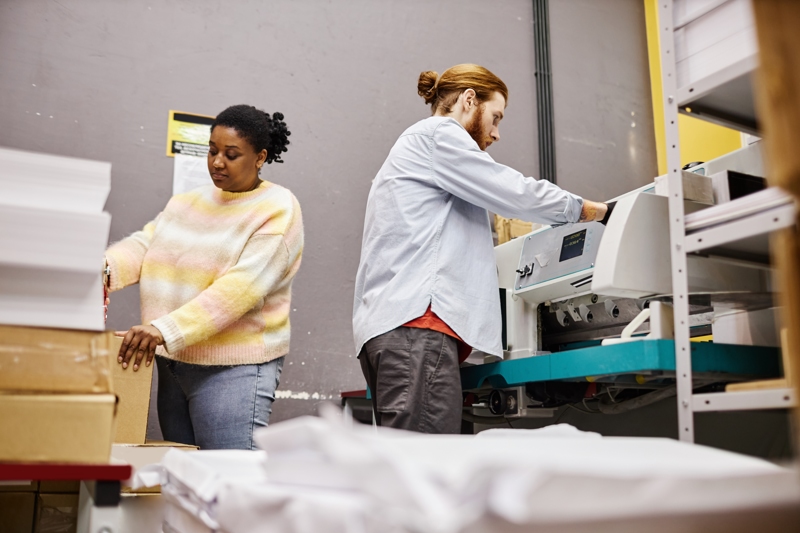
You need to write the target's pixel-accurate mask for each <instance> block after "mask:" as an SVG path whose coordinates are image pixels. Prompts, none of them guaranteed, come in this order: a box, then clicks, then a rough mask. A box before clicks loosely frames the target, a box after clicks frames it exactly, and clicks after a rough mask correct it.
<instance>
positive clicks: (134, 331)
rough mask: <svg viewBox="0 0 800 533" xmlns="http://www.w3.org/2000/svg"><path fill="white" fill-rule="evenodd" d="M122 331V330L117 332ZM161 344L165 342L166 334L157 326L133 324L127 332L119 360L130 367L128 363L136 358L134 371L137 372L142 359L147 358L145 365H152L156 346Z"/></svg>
mask: <svg viewBox="0 0 800 533" xmlns="http://www.w3.org/2000/svg"><path fill="white" fill-rule="evenodd" d="M120 333H122V332H117V334H120ZM161 344H164V336H163V335H161V332H160V331H159V330H158V328H157V327H155V326H133V327H132V328H131V329H129V330H128V331H127V332H126V333H125V338H124V339H123V340H122V346H121V347H120V349H119V356H118V357H117V362H119V363H120V364H122V368H128V363H130V361H131V359H134V361H133V371H134V372H136V371H137V370H139V365H141V364H142V359H146V361H145V365H147V366H150V364H151V363H152V362H153V356H155V354H156V346H159V345H161Z"/></svg>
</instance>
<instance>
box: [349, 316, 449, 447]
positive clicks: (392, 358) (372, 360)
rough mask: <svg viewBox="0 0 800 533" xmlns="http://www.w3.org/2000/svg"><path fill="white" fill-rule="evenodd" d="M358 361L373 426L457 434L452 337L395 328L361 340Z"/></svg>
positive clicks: (431, 332)
mask: <svg viewBox="0 0 800 533" xmlns="http://www.w3.org/2000/svg"><path fill="white" fill-rule="evenodd" d="M358 358H359V360H360V361H361V370H362V372H363V373H364V377H365V378H366V380H367V385H369V388H370V391H371V393H372V407H373V409H374V412H375V419H376V421H377V423H378V425H379V426H388V427H393V428H399V429H407V430H411V431H418V432H420V433H460V432H461V406H462V403H463V402H462V397H461V373H460V371H459V366H458V343H457V341H456V340H455V339H454V338H453V337H450V336H449V335H445V334H444V333H439V332H438V331H433V330H429V329H420V328H407V327H399V328H397V329H394V330H392V331H389V332H388V333H384V334H383V335H379V336H377V337H375V338H373V339H370V340H369V341H367V343H366V344H365V345H364V347H363V348H362V349H361V353H360V354H359V355H358Z"/></svg>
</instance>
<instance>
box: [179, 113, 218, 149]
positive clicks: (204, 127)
mask: <svg viewBox="0 0 800 533" xmlns="http://www.w3.org/2000/svg"><path fill="white" fill-rule="evenodd" d="M213 122H214V117H210V116H207V115H197V114H194V113H183V112H181V111H173V110H170V112H169V122H168V124H167V155H168V156H170V157H173V156H174V155H175V154H186V155H194V156H200V157H205V156H206V153H208V139H209V138H210V137H211V127H210V126H211V124H212V123H213Z"/></svg>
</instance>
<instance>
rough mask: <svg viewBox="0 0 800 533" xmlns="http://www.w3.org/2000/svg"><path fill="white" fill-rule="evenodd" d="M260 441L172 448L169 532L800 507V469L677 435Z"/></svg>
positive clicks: (322, 433)
mask: <svg viewBox="0 0 800 533" xmlns="http://www.w3.org/2000/svg"><path fill="white" fill-rule="evenodd" d="M255 438H256V441H257V443H258V445H259V446H260V447H262V448H263V449H264V450H265V451H266V452H267V453H266V455H265V454H264V453H263V452H248V451H216V452H215V451H212V452H203V451H200V452H180V451H177V450H175V451H170V452H169V454H167V456H165V458H164V460H163V461H162V464H161V466H160V469H161V474H160V477H159V478H158V479H155V480H151V481H150V484H154V483H157V482H159V481H160V482H161V484H162V491H163V493H164V496H165V498H166V499H167V502H168V504H167V509H166V512H165V522H166V523H165V524H164V530H165V531H174V532H177V533H195V532H202V533H209V532H217V531H219V532H225V533H279V532H280V533H305V532H310V531H325V532H326V533H372V532H375V533H378V532H380V533H385V532H393V533H401V532H409V533H411V532H415V533H423V532H430V533H472V532H476V533H477V532H478V531H498V532H505V531H514V532H518V531H523V530H524V531H548V532H549V531H601V532H606V531H608V532H612V531H613V532H619V531H643V530H647V531H655V532H659V533H660V532H667V531H677V530H693V531H694V530H698V531H699V530H703V529H704V528H702V527H700V525H701V524H703V523H704V522H703V520H706V523H707V521H708V517H709V516H714V517H716V518H715V519H714V520H715V521H716V523H717V525H719V528H720V530H722V529H725V530H737V531H738V530H739V529H736V527H733V526H736V525H737V520H738V519H737V516H739V515H737V513H743V512H746V513H751V514H753V513H754V514H758V513H762V514H763V516H769V517H770V519H771V520H785V519H787V517H788V519H790V520H794V519H796V518H797V516H798V514H800V513H798V512H797V510H798V505H799V504H800V478H798V476H797V473H796V472H794V471H791V470H788V469H784V468H781V467H778V466H776V465H774V464H771V463H768V462H766V461H763V460H761V459H756V458H752V457H746V456H742V455H738V454H734V453H731V452H726V451H723V450H717V449H713V448H707V447H704V446H697V445H692V444H687V443H682V442H677V441H674V440H671V439H661V438H635V437H628V438H620V437H601V436H600V435H598V434H596V433H586V432H581V431H578V430H577V429H575V428H573V427H571V426H567V425H557V426H551V427H548V428H544V429H541V430H529V431H526V430H489V431H486V432H484V433H481V434H479V435H478V436H476V437H473V436H468V435H446V436H441V435H439V436H437V435H419V434H413V433H409V432H404V431H397V430H391V429H384V428H378V429H377V431H375V430H374V429H373V428H369V427H366V426H356V427H348V426H346V425H345V424H343V423H342V422H341V420H336V419H333V418H329V419H322V418H311V417H303V418H296V419H294V420H290V421H287V422H281V423H278V424H275V425H273V426H270V427H269V428H266V429H262V430H259V431H258V432H257V433H256V437H255ZM141 473H142V470H140V471H139V472H137V476H140V474H141ZM792 513H794V514H792ZM656 517H657V520H656V519H655V518H656ZM622 523H625V524H627V525H628V527H627V528H620V527H618V526H619V524H622ZM642 523H644V524H646V527H643V526H642ZM790 523H792V524H796V521H795V522H791V521H790ZM603 524H605V527H602V525H603ZM632 524H638V525H639V527H632ZM767 530H769V529H764V531H767ZM772 530H774V529H772Z"/></svg>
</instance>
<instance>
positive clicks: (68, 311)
mask: <svg viewBox="0 0 800 533" xmlns="http://www.w3.org/2000/svg"><path fill="white" fill-rule="evenodd" d="M0 190H2V191H3V193H2V194H0V324H9V325H17V326H38V327H53V328H68V329H85V330H102V329H104V328H105V321H104V317H103V283H102V272H101V271H102V265H103V253H104V251H105V248H106V245H107V244H108V233H109V230H110V228H111V215H109V214H108V213H105V212H103V206H104V205H105V202H106V199H107V198H108V194H109V192H110V190H111V164H110V163H103V162H98V161H89V160H85V159H75V158H71V157H61V156H54V155H47V154H38V153H33V152H25V151H21V150H10V149H7V148H0Z"/></svg>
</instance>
